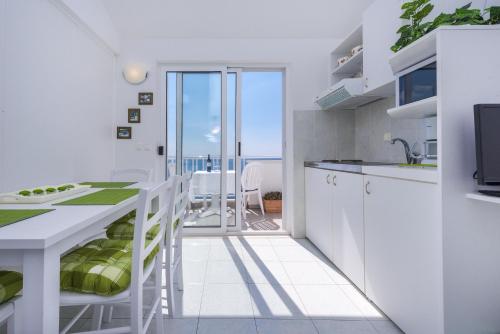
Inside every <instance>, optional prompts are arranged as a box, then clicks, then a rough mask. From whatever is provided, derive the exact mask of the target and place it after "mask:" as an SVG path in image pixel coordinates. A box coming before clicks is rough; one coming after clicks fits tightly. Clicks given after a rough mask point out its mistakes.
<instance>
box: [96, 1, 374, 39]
mask: <svg viewBox="0 0 500 334" xmlns="http://www.w3.org/2000/svg"><path fill="white" fill-rule="evenodd" d="M102 2H103V3H104V5H105V7H106V8H107V10H108V12H109V15H110V17H111V20H112V21H113V23H114V25H115V27H116V29H117V31H118V33H119V34H120V35H122V36H127V37H165V38H342V37H344V36H345V35H346V34H347V33H349V32H350V31H351V30H352V29H354V27H355V26H356V25H358V24H359V23H360V22H361V13H362V12H363V10H364V9H365V8H366V7H367V6H368V5H369V4H371V3H372V2H373V0H102Z"/></svg>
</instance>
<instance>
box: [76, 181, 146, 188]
mask: <svg viewBox="0 0 500 334" xmlns="http://www.w3.org/2000/svg"><path fill="white" fill-rule="evenodd" d="M134 183H137V182H82V183H80V184H81V185H82V186H90V187H91V188H125V187H128V186H129V185H131V184H134Z"/></svg>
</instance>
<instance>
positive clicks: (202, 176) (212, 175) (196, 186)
mask: <svg viewBox="0 0 500 334" xmlns="http://www.w3.org/2000/svg"><path fill="white" fill-rule="evenodd" d="M226 180H227V181H226V189H227V193H228V194H234V193H235V190H236V188H235V185H236V172H235V171H234V170H228V171H227V174H226ZM191 185H192V189H191V191H192V194H191V195H193V196H196V195H198V196H199V195H201V196H203V208H204V211H203V212H201V213H200V214H199V217H202V218H204V217H208V216H211V215H220V213H221V209H220V195H221V171H220V170H216V171H211V172H207V171H196V172H194V173H193V178H192V180H191ZM207 196H210V197H211V198H210V207H208V208H207V202H206V197H207ZM227 215H228V217H230V216H231V214H229V213H228V214H227Z"/></svg>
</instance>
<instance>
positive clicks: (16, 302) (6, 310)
mask: <svg viewBox="0 0 500 334" xmlns="http://www.w3.org/2000/svg"><path fill="white" fill-rule="evenodd" d="M22 288H23V276H22V274H20V273H18V272H15V271H7V270H0V326H1V325H2V324H4V323H5V322H6V323H7V334H13V333H20V332H21V325H22V321H21V316H20V312H21V301H22V297H16V296H17V295H18V294H19V292H20V291H21V290H22Z"/></svg>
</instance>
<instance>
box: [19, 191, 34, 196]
mask: <svg viewBox="0 0 500 334" xmlns="http://www.w3.org/2000/svg"><path fill="white" fill-rule="evenodd" d="M18 194H19V195H21V196H31V191H29V190H21V191H20V192H19V193H18Z"/></svg>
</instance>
